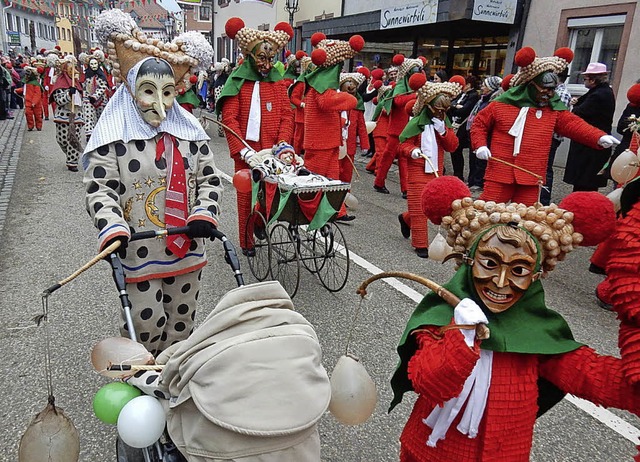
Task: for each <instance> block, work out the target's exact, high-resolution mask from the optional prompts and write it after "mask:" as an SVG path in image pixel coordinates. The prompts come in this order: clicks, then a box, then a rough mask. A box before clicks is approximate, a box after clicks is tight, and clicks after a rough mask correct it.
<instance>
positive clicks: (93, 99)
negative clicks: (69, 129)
mask: <svg viewBox="0 0 640 462" xmlns="http://www.w3.org/2000/svg"><path fill="white" fill-rule="evenodd" d="M104 59H105V58H104V52H103V51H102V50H100V49H94V50H91V54H86V53H84V56H83V54H81V55H80V62H81V63H82V64H84V66H85V69H84V74H83V75H82V77H81V79H80V81H81V83H82V88H83V90H84V91H83V94H82V114H83V116H84V133H85V136H86V138H87V140H88V139H89V138H90V137H91V133H92V132H93V127H95V125H96V123H97V122H98V119H99V118H100V115H101V114H102V111H104V108H105V106H106V105H107V101H108V98H107V91H108V90H109V83H108V82H107V76H106V75H105V73H104V71H103V70H102V66H101V64H102V63H103V62H104Z"/></svg>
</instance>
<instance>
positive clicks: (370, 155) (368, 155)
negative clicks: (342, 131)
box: [367, 152, 375, 159]
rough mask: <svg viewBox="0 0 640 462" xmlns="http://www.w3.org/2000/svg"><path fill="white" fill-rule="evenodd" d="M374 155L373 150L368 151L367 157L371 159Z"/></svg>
mask: <svg viewBox="0 0 640 462" xmlns="http://www.w3.org/2000/svg"><path fill="white" fill-rule="evenodd" d="M374 155H375V152H368V153H367V157H368V158H369V159H371V158H372V157H373V156H374Z"/></svg>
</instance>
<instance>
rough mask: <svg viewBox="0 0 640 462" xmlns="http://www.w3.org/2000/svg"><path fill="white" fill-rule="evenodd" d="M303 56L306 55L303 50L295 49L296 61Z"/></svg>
mask: <svg viewBox="0 0 640 462" xmlns="http://www.w3.org/2000/svg"><path fill="white" fill-rule="evenodd" d="M305 56H307V54H306V53H305V52H304V51H302V50H298V51H296V59H297V60H298V61H300V60H301V59H302V58H304V57H305Z"/></svg>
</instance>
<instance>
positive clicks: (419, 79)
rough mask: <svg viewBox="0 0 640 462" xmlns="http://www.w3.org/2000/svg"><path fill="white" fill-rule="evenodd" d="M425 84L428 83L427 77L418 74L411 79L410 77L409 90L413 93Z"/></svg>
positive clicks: (420, 73)
mask: <svg viewBox="0 0 640 462" xmlns="http://www.w3.org/2000/svg"><path fill="white" fill-rule="evenodd" d="M425 83H427V76H426V75H424V74H423V73H422V72H416V73H415V74H413V75H411V77H409V88H411V89H412V90H413V91H417V90H418V89H419V88H420V87H422V86H423V85H424V84H425Z"/></svg>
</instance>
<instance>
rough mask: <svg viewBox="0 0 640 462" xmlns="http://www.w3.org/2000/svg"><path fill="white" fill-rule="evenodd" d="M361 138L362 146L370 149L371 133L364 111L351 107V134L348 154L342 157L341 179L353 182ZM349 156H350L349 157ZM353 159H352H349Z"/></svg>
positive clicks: (348, 141)
mask: <svg viewBox="0 0 640 462" xmlns="http://www.w3.org/2000/svg"><path fill="white" fill-rule="evenodd" d="M356 138H359V139H360V148H361V149H362V150H363V151H368V150H369V134H368V133H367V126H366V125H365V122H364V111H360V110H358V109H351V110H350V111H349V136H348V137H347V155H346V156H345V157H343V158H342V159H340V181H344V182H345V183H351V177H352V176H353V165H354V164H353V163H354V162H355V161H354V159H355V157H356V148H357V141H356ZM347 157H348V158H347ZM349 159H351V160H349Z"/></svg>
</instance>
